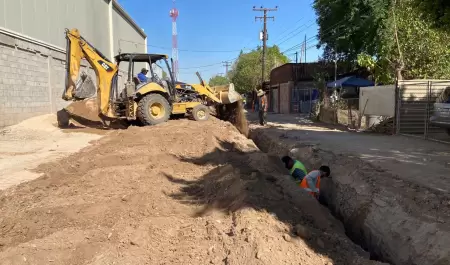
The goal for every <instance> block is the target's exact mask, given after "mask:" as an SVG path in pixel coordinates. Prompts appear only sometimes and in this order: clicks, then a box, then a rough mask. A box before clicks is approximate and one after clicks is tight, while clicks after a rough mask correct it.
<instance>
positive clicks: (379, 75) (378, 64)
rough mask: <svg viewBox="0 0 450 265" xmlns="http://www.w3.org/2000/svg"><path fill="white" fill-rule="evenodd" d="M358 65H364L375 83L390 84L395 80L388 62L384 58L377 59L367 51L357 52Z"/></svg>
mask: <svg viewBox="0 0 450 265" xmlns="http://www.w3.org/2000/svg"><path fill="white" fill-rule="evenodd" d="M357 62H358V65H359V66H361V67H365V68H366V69H367V70H368V71H369V72H370V73H372V78H371V79H373V81H374V82H375V84H379V83H382V84H392V83H393V82H394V80H395V76H394V73H393V72H392V71H391V67H390V65H389V62H388V61H386V60H377V59H376V58H374V57H372V56H370V55H369V54H367V53H360V54H358V59H357Z"/></svg>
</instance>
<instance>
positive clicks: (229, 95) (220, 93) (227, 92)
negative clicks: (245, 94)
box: [213, 84, 242, 104]
mask: <svg viewBox="0 0 450 265" xmlns="http://www.w3.org/2000/svg"><path fill="white" fill-rule="evenodd" d="M213 90H214V91H215V92H216V94H217V97H218V98H219V99H220V101H221V102H222V104H232V103H234V102H236V101H239V100H242V97H241V95H240V94H239V93H238V92H236V90H235V89H234V85H233V84H229V85H224V86H215V87H213Z"/></svg>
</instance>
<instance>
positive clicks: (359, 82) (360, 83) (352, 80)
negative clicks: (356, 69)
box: [327, 76, 375, 88]
mask: <svg viewBox="0 0 450 265" xmlns="http://www.w3.org/2000/svg"><path fill="white" fill-rule="evenodd" d="M374 85H375V83H374V82H372V81H369V80H367V79H364V78H359V77H356V76H348V77H344V78H341V79H339V80H336V82H335V81H332V82H329V83H327V87H328V88H333V87H366V86H374Z"/></svg>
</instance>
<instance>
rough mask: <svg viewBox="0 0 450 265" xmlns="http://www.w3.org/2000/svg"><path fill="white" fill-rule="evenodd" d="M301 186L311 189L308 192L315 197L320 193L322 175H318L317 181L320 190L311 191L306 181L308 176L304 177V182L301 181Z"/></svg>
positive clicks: (317, 187)
mask: <svg viewBox="0 0 450 265" xmlns="http://www.w3.org/2000/svg"><path fill="white" fill-rule="evenodd" d="M300 187H301V188H302V189H305V190H307V191H309V192H308V193H309V194H311V195H312V196H313V197H317V196H318V195H319V192H320V176H319V177H317V182H316V189H317V191H318V192H312V191H310V188H309V186H308V182H306V177H305V178H303V179H302V182H300Z"/></svg>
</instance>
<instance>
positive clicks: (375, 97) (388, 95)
mask: <svg viewBox="0 0 450 265" xmlns="http://www.w3.org/2000/svg"><path fill="white" fill-rule="evenodd" d="M364 107H365V109H364ZM359 110H360V111H361V113H362V112H363V111H364V115H377V116H389V117H393V116H394V115H395V85H387V86H372V87H361V88H360V90H359Z"/></svg>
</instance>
